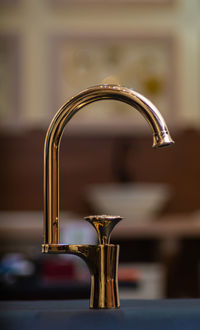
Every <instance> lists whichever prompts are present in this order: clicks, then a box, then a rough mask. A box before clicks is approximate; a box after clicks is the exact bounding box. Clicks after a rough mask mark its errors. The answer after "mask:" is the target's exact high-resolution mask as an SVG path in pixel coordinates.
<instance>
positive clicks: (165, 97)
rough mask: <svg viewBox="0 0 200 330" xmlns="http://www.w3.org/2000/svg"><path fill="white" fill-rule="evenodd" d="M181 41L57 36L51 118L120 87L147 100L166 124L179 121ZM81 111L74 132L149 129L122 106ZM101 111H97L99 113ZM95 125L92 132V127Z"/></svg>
mask: <svg viewBox="0 0 200 330" xmlns="http://www.w3.org/2000/svg"><path fill="white" fill-rule="evenodd" d="M175 49H176V47H175V40H174V39H173V37H172V36H169V35H146V34H143V35H128V34H123V35H119V34H116V35H115V34H110V35H109V34H106V35H102V34H101V35H96V34H94V35H93V34H87V35H81V36H80V35H76V34H73V35H57V36H55V37H53V38H51V40H50V42H49V54H51V59H50V70H51V75H52V79H51V82H52V83H51V85H50V88H51V90H50V95H51V96H50V100H51V102H50V104H49V106H50V108H51V114H52V113H55V112H56V111H57V109H58V108H59V107H60V106H61V105H62V104H63V103H65V102H66V101H67V100H68V99H69V98H70V97H71V96H73V95H75V94H76V93H77V92H79V91H81V90H83V89H86V88H87V87H90V86H94V85H98V84H101V83H113V84H120V85H123V86H126V87H129V88H132V89H134V90H135V91H137V92H139V93H141V94H143V95H144V96H146V97H147V98H149V99H150V100H151V101H152V102H153V103H154V104H155V105H156V106H157V107H158V109H159V110H160V111H161V113H162V114H163V115H164V117H165V119H166V120H167V121H169V122H170V119H173V123H174V122H175V120H176V114H175V112H176V98H175V82H176V70H175V67H176V65H175V57H176V56H175V54H176V50H175ZM88 108H90V109H89V110H88V111H80V112H79V113H80V114H79V115H78V116H75V117H76V120H75V124H74V126H76V125H78V126H77V127H84V126H85V127H88V128H89V127H93V128H94V127H95V128H96V127H102V125H103V126H104V128H105V126H110V125H114V124H116V125H117V123H119V125H121V123H122V122H123V123H124V125H125V126H124V125H123V126H124V127H128V125H129V123H130V121H129V120H130V119H131V118H133V120H134V121H133V122H131V127H132V125H133V124H134V125H135V126H136V127H138V128H140V129H141V127H143V126H145V123H144V119H143V118H141V115H140V114H139V113H138V112H137V111H130V106H128V105H126V104H123V103H121V102H116V101H102V102H96V103H94V104H91V105H89V106H88ZM94 109H95V111H94ZM89 125H90V126H89Z"/></svg>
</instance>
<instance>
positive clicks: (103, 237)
mask: <svg viewBox="0 0 200 330" xmlns="http://www.w3.org/2000/svg"><path fill="white" fill-rule="evenodd" d="M84 219H85V220H86V221H88V222H89V223H91V224H92V226H93V227H94V228H95V229H96V231H97V234H98V239H99V244H103V245H105V244H109V243H110V235H111V232H112V230H113V228H114V227H115V226H116V224H117V223H118V222H119V221H121V220H122V219H123V218H122V217H120V216H118V215H117V216H116V215H115V216H114V215H90V216H88V217H85V218H84Z"/></svg>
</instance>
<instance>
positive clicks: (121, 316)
mask: <svg viewBox="0 0 200 330" xmlns="http://www.w3.org/2000/svg"><path fill="white" fill-rule="evenodd" d="M88 306H89V300H46V301H45V300H43V301H1V302H0V328H1V330H3V329H13V330H18V329H19V330H24V329H26V330H33V329H36V330H40V329H42V330H45V329H48V330H51V329H52V330H53V329H54V330H64V329H65V330H67V329H72V330H76V329H80V330H90V329H91V330H93V329H95V330H100V329H101V330H107V329H109V330H112V329H113V330H118V329H120V330H121V329H123V330H129V329H132V330H151V329H153V330H169V329H170V330H184V329H187V330H200V299H166V300H121V308H120V309H114V310H90V309H89V308H88Z"/></svg>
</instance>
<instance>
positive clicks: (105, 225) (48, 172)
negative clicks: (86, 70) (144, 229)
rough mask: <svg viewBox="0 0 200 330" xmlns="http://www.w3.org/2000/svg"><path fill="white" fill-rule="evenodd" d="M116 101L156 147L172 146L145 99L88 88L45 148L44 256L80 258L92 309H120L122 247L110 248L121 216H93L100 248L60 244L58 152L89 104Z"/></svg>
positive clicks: (58, 119) (61, 116)
mask: <svg viewBox="0 0 200 330" xmlns="http://www.w3.org/2000/svg"><path fill="white" fill-rule="evenodd" d="M105 99H114V100H118V101H121V102H124V103H127V104H129V105H131V106H132V107H133V108H135V109H137V110H138V111H139V112H140V113H141V114H142V115H143V116H144V117H145V119H146V120H147V122H148V123H149V125H150V126H151V128H152V130H153V147H154V148H156V147H163V146H167V145H170V144H172V143H173V140H172V139H171V137H170V134H169V131H168V128H167V126H166V124H165V121H164V119H163V117H162V116H161V114H160V112H159V111H158V109H157V108H156V107H155V106H154V105H153V104H152V103H151V102H150V101H149V100H148V99H146V98H145V97H144V96H142V95H141V94H139V93H136V92H135V91H133V90H131V89H128V88H126V87H121V86H116V85H98V86H94V87H91V88H88V89H86V90H84V91H82V92H81V93H79V94H77V95H76V96H74V97H73V98H71V99H70V100H69V101H68V102H67V103H65V104H64V105H63V106H62V107H61V109H60V110H59V111H58V112H57V113H56V115H55V117H54V118H53V120H52V122H51V124H50V126H49V128H48V131H47V134H46V139H45V147H44V244H43V245H42V252H44V253H69V254H75V255H78V256H80V257H81V258H82V259H84V260H85V262H86V263H87V265H88V267H89V269H90V273H91V297H90V307H91V308H117V307H119V296H118V280H117V277H118V275H117V267H118V255H119V246H118V245H112V244H109V241H110V234H111V231H112V229H113V228H114V226H115V225H116V224H117V223H118V222H119V221H120V220H121V219H122V218H121V217H120V216H116V217H115V216H107V215H106V216H90V217H86V218H85V219H86V220H87V221H88V222H90V223H91V224H92V225H93V226H94V228H95V229H96V231H97V233H98V238H99V245H93V246H92V245H65V244H59V149H60V141H61V137H62V134H63V131H64V128H65V125H66V124H67V123H68V122H69V120H70V119H71V118H72V117H73V115H74V114H75V113H76V112H78V111H79V110H80V109H82V108H83V107H84V106H86V105H87V104H90V103H92V102H95V101H99V100H105Z"/></svg>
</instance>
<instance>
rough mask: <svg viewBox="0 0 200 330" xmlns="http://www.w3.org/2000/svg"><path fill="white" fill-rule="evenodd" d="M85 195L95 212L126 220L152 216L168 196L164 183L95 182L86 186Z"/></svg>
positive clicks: (148, 218)
mask: <svg viewBox="0 0 200 330" xmlns="http://www.w3.org/2000/svg"><path fill="white" fill-rule="evenodd" d="M87 196H88V200H89V202H90V203H91V204H92V205H93V208H94V209H95V212H97V213H100V214H111V215H120V216H122V217H124V218H125V219H126V220H131V221H144V220H145V221H147V220H151V219H152V218H154V217H155V216H156V215H157V214H158V212H159V211H161V209H162V208H163V206H164V203H165V202H166V201H167V199H168V198H169V196H170V189H169V186H168V185H166V184H154V183H134V184H115V183H113V184H97V185H92V186H89V187H88V190H87Z"/></svg>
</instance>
